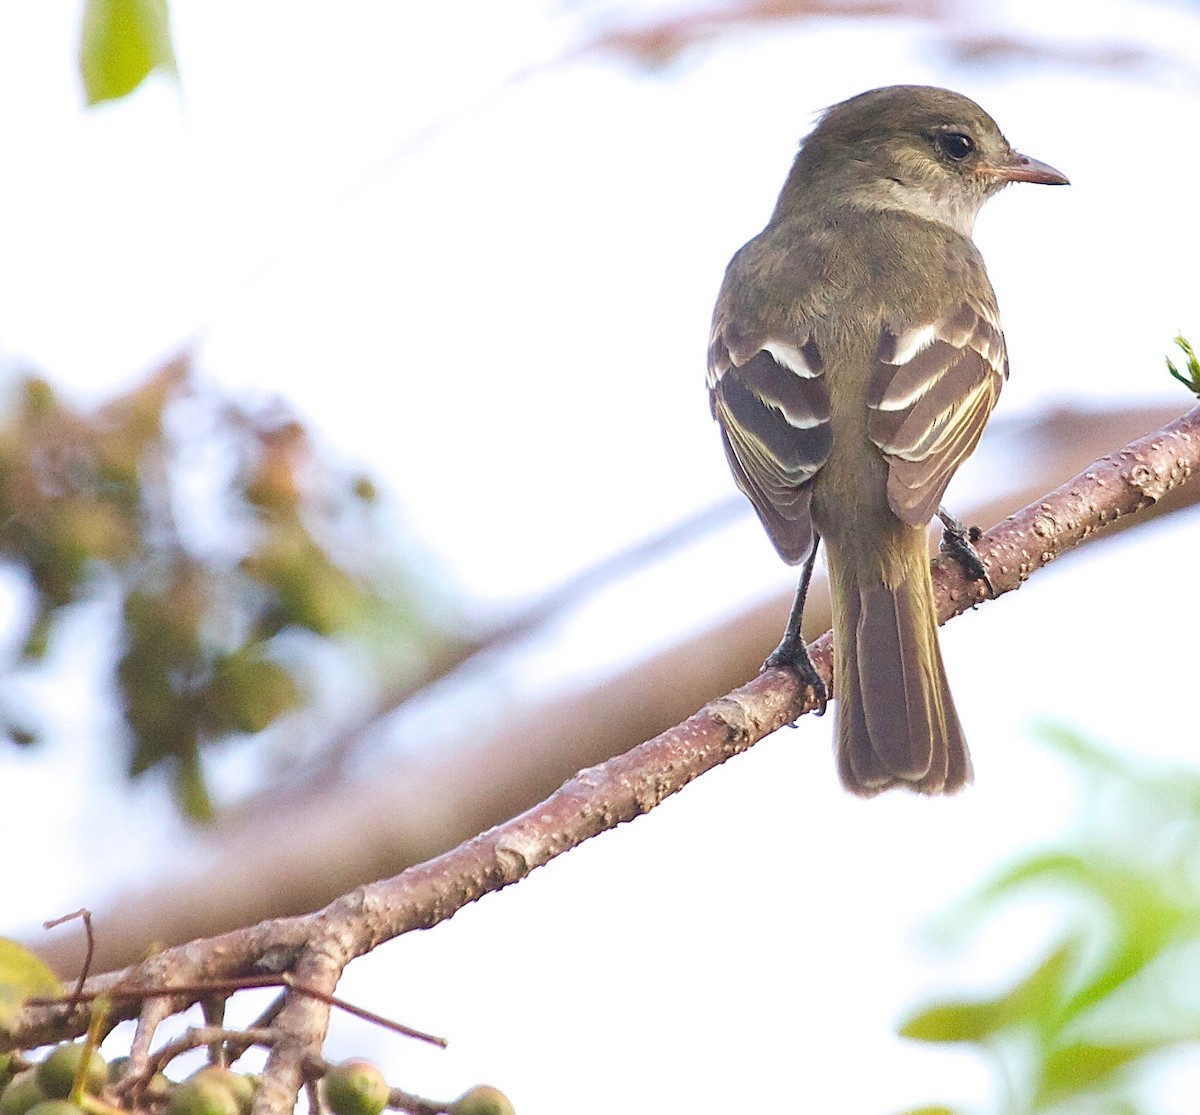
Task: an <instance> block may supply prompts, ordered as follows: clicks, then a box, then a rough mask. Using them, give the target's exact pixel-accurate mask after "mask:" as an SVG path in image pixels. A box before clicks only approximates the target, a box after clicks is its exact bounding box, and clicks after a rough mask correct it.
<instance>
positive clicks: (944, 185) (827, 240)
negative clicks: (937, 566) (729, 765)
mask: <svg viewBox="0 0 1200 1115" xmlns="http://www.w3.org/2000/svg"><path fill="white" fill-rule="evenodd" d="M1012 181H1029V182H1042V183H1047V184H1050V183H1065V182H1066V179H1065V178H1064V177H1063V176H1062V175H1061V174H1059V172H1058V171H1055V170H1053V169H1052V168H1051V167H1048V166H1046V165H1045V164H1043V163H1039V162H1036V161H1035V160H1032V159H1029V158H1026V157H1025V156H1023V155H1019V154H1017V153H1016V152H1015V151H1013V149H1012V148H1011V147H1010V146H1009V144H1008V142H1007V141H1006V140H1005V138H1004V137H1003V135H1002V134H1001V133H1000V130H999V128H997V126H996V124H995V123H994V122H993V121H992V119H991V118H990V117H989V116H988V115H987V114H986V113H985V112H984V111H983V110H982V109H981V108H979V106H978V105H976V104H974V102H972V101H970V100H968V99H967V98H965V97H962V96H960V95H959V94H957V93H952V92H950V91H948V90H944V89H934V88H928V87H924V86H893V87H889V88H885V89H876V90H873V91H871V92H869V93H864V94H861V95H860V96H858V97H854V98H851V99H850V100H848V101H845V102H843V103H842V104H839V105H835V106H834V107H833V108H831V109H829V110H828V111H827V112H826V113H825V114H824V116H822V118H821V120H820V122H819V123H818V125H817V127H816V129H815V130H814V131H813V132H812V134H811V135H810V136H809V137H808V139H807V140H806V141H805V142H804V145H803V146H802V148H801V150H800V153H799V155H798V156H797V158H796V161H795V164H794V165H793V167H792V171H791V173H790V175H789V176H788V180H787V182H786V183H785V185H784V187H783V191H782V193H781V194H780V197H779V201H778V203H777V205H776V207H775V211H774V213H773V214H772V216H771V220H770V221H769V222H768V224H767V227H766V228H765V229H764V230H763V231H762V232H761V233H760V234H759V235H758V236H756V237H755V238H754V239H753V240H751V241H750V242H749V243H748V244H746V245H745V247H743V248H742V249H741V250H740V251H739V252H738V253H737V254H736V255H735V256H734V257H733V260H732V261H731V263H730V265H729V268H728V270H727V272H726V275H725V281H724V284H723V286H722V288H721V293H720V295H719V297H718V299H717V306H716V310H715V312H714V315H713V328H712V340H711V344H710V349H709V373H708V382H709V390H710V397H711V402H712V408H713V414H714V416H715V417H716V418H717V420H718V422H719V423H720V426H721V433H722V439H723V441H724V445H725V450H726V455H727V457H728V460H729V464H730V468H731V469H732V471H733V474H734V478H735V480H736V481H737V484H738V486H739V487H740V488H741V489H742V491H743V492H744V493H745V494H746V495H747V496H748V497H749V498H750V500H751V502H752V503H753V505H754V507H755V510H756V511H757V512H758V515H759V517H760V519H761V520H762V522H763V525H764V527H765V528H766V530H767V533H768V534H769V535H770V537H771V540H772V542H773V543H774V544H775V547H776V549H777V550H778V551H779V553H780V555H781V556H782V557H783V558H784V559H785V560H786V561H788V562H790V563H792V564H799V563H802V562H803V563H810V562H811V560H812V557H813V555H814V554H815V548H816V544H817V542H818V540H819V539H821V538H823V539H824V540H825V544H826V552H827V558H828V565H829V578H830V588H831V592H832V596H833V618H834V639H835V655H834V684H835V689H836V696H837V698H838V718H837V731H836V734H837V754H838V769H839V772H840V774H841V778H842V781H843V783H844V784H845V786H846V787H847V789H849V790H851V791H852V792H854V793H857V794H862V795H871V794H875V793H878V792H880V791H882V790H885V789H888V788H889V787H891V786H905V787H908V788H910V789H914V790H918V791H921V792H924V793H949V792H952V791H954V790H957V789H959V788H960V787H961V786H962V785H963V784H964V783H965V782H966V781H967V780H968V779H969V778H970V776H971V763H970V759H969V757H968V753H967V747H966V742H965V740H964V738H963V733H962V728H961V726H960V725H959V722H958V716H957V714H956V712H955V710H954V704H953V701H952V699H951V697H950V690H949V687H948V685H947V683H946V676H945V670H944V668H943V665H942V659H941V653H940V651H939V649H938V641H937V623H936V612H935V608H934V601H933V588H932V583H931V580H930V573H929V561H928V556H927V555H928V550H927V530H928V524H929V520H930V518H931V517H932V516H933V514H934V513H935V512H937V510H938V507H939V504H940V502H941V499H942V495H943V493H944V492H945V489H946V485H947V484H948V483H949V482H950V478H951V477H952V476H953V475H954V472H955V470H956V469H957V468H958V466H959V465H960V464H961V463H962V461H963V460H964V459H965V458H966V457H967V456H968V455H969V454H970V453H971V452H972V451H973V450H974V448H975V446H976V444H977V443H978V441H979V437H980V435H981V433H982V432H983V427H984V424H985V423H986V422H987V419H988V416H989V415H990V413H991V410H992V407H993V406H994V405H995V402H996V399H997V397H998V396H999V393H1000V388H1001V386H1002V384H1003V382H1004V380H1005V378H1006V377H1007V374H1008V361H1007V356H1006V354H1005V348H1004V337H1003V334H1002V333H1001V330H1000V322H999V315H998V312H997V309H996V299H995V295H994V293H993V292H992V287H991V284H990V282H989V281H988V277H987V272H986V270H985V269H984V265H983V260H982V259H981V258H980V255H979V253H978V251H977V250H976V248H975V245H974V244H973V243H972V241H971V239H970V236H971V231H972V227H973V225H974V221H975V217H976V215H977V214H978V212H979V209H980V207H981V206H982V205H983V203H984V202H985V201H986V200H987V199H988V198H989V197H990V196H991V195H992V194H994V193H996V192H997V191H998V190H999V189H1001V188H1002V187H1003V186H1004V185H1005V184H1006V183H1008V182H1012ZM806 568H808V566H806ZM801 583H802V586H803V585H804V584H805V583H806V582H805V581H804V580H802V582H801ZM802 605H803V593H801V594H799V595H798V598H797V608H796V611H795V612H794V614H793V623H791V624H790V625H789V631H788V634H787V635H785V638H784V642H783V643H781V644H780V647H779V648H778V650H777V651H776V652H775V654H774V655H772V656H771V658H770V659H768V663H769V664H780V663H790V664H795V665H796V666H797V667H798V668H800V669H802V670H803V669H805V668H810V666H809V663H808V659H807V655H806V653H805V652H804V649H803V642H802V641H801V640H799V636H798V627H799V611H800V608H801V607H802Z"/></svg>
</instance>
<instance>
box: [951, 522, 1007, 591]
mask: <svg viewBox="0 0 1200 1115" xmlns="http://www.w3.org/2000/svg"><path fill="white" fill-rule="evenodd" d="M942 523H943V524H944V527H945V529H944V530H943V531H942V546H941V549H942V553H944V554H949V555H950V557H952V558H953V559H954V560H955V561H956V562H958V564H959V567H960V568H961V569H962V571H963V573H964V574H966V576H967V578H968V580H972V581H982V582H983V584H984V587H986V588H987V591H988V596H993V597H994V596H995V595H996V589H995V587H994V586H993V585H992V579H991V577H989V576H988V571H987V568H986V567H985V566H984V564H983V559H982V558H981V557H980V556H979V553H978V551H977V550H976V549H975V547H974V545H972V543H975V542H978V541H979V539H980V538H982V537H983V531H981V530H980V529H979V528H978V527H964V526H963V525H962V523H960V522H959V521H958V520H957V519H954V518H951V517H950V516H946V517H944V518H943V519H942Z"/></svg>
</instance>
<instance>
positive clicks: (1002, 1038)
mask: <svg viewBox="0 0 1200 1115" xmlns="http://www.w3.org/2000/svg"><path fill="white" fill-rule="evenodd" d="M1044 734H1045V736H1046V738H1047V740H1048V742H1049V743H1050V744H1051V745H1052V746H1053V747H1054V748H1055V749H1056V750H1057V751H1058V752H1059V753H1060V754H1061V755H1063V756H1064V757H1065V758H1066V759H1067V760H1068V761H1069V763H1070V764H1071V766H1072V768H1073V769H1074V770H1075V771H1076V772H1077V773H1078V774H1079V776H1080V778H1081V779H1082V780H1083V783H1084V786H1083V790H1084V793H1083V798H1082V800H1083V801H1084V802H1086V808H1085V809H1084V810H1083V811H1082V816H1081V817H1080V818H1079V819H1078V821H1077V823H1076V825H1075V828H1074V831H1073V832H1071V833H1070V834H1069V835H1068V837H1067V838H1066V839H1065V840H1064V841H1063V842H1062V844H1061V846H1059V847H1051V848H1047V849H1044V850H1041V851H1037V852H1034V853H1031V854H1030V855H1028V856H1025V857H1024V858H1022V859H1020V860H1018V861H1017V862H1015V863H1014V864H1012V866H1010V867H1009V868H1008V869H1007V870H1005V871H1003V872H1001V873H1000V874H999V875H998V876H997V877H995V878H994V879H992V880H991V881H990V882H989V883H987V884H986V885H985V886H984V887H982V888H981V889H980V890H979V891H978V892H977V893H976V894H975V895H974V896H973V897H972V898H971V899H970V900H968V902H967V903H965V905H964V906H963V908H962V909H961V910H960V911H958V913H957V915H956V920H958V921H960V922H961V924H962V925H963V926H964V927H965V928H967V929H974V930H977V929H979V928H981V927H982V926H984V925H985V924H986V923H987V922H988V921H989V919H990V918H991V917H993V916H995V915H996V914H997V913H998V912H999V909H1000V907H1001V906H1002V905H1004V904H1006V903H1008V902H1010V901H1012V900H1013V899H1015V898H1018V897H1031V896H1035V895H1037V896H1042V897H1045V896H1047V895H1048V896H1051V897H1052V900H1053V902H1054V903H1055V904H1056V905H1057V906H1060V907H1061V914H1062V919H1061V925H1062V928H1061V930H1060V932H1059V935H1058V937H1057V939H1056V940H1055V941H1054V943H1053V944H1052V945H1051V946H1050V947H1049V948H1048V950H1047V951H1046V952H1045V954H1044V955H1043V956H1042V958H1041V959H1040V960H1039V961H1038V962H1037V963H1035V964H1034V965H1033V966H1032V968H1031V969H1030V970H1029V971H1028V972H1026V973H1024V974H1023V975H1022V976H1021V977H1020V978H1019V979H1017V980H1016V981H1015V982H1014V983H1013V984H1012V985H1011V986H1009V987H1007V988H1004V989H1003V990H1001V991H1000V992H998V993H996V994H994V995H990V996H985V997H982V998H976V999H947V1000H943V1001H940V1002H935V1003H931V1004H928V1005H926V1006H924V1007H922V1008H921V1009H919V1010H917V1011H916V1012H915V1013H913V1014H912V1015H911V1016H910V1017H909V1018H907V1019H906V1020H905V1021H904V1022H903V1023H902V1024H901V1027H900V1033H901V1034H902V1035H903V1036H904V1037H908V1038H912V1039H914V1040H916V1041H924V1042H963V1043H968V1044H971V1045H974V1046H976V1047H977V1049H978V1050H979V1052H980V1053H981V1054H983V1055H984V1056H985V1057H987V1058H988V1059H989V1060H990V1061H991V1062H992V1063H993V1065H994V1066H995V1068H996V1070H997V1071H996V1075H997V1078H998V1079H999V1080H1001V1081H1003V1082H1004V1083H1005V1085H1006V1087H1007V1090H1008V1092H1009V1094H1008V1096H1007V1097H1005V1099H1004V1101H1003V1102H1002V1103H1000V1104H999V1105H998V1109H999V1110H1002V1111H1004V1112H1027V1113H1030V1115H1032V1113H1040V1112H1062V1113H1065V1112H1068V1111H1079V1112H1084V1111H1086V1112H1089V1113H1093V1115H1100V1113H1108V1112H1111V1113H1121V1115H1142V1113H1144V1115H1149V1113H1150V1112H1153V1111H1156V1110H1159V1109H1160V1108H1159V1106H1158V1105H1157V1104H1156V1102H1155V1097H1154V1095H1153V1091H1154V1089H1153V1086H1152V1084H1151V1082H1150V1075H1151V1072H1152V1070H1153V1069H1155V1068H1156V1067H1160V1066H1161V1065H1162V1064H1163V1062H1164V1059H1166V1058H1168V1057H1169V1055H1170V1054H1171V1053H1180V1052H1184V1051H1186V1052H1188V1053H1190V1054H1191V1055H1192V1056H1193V1057H1194V1056H1195V1054H1196V1052H1197V1049H1198V1045H1197V1043H1200V987H1198V986H1197V983H1196V980H1195V978H1194V973H1195V970H1196V964H1197V961H1198V960H1200V772H1198V771H1196V770H1194V769H1169V770H1162V769H1159V770H1150V769H1148V768H1145V767H1141V766H1134V765H1132V764H1130V763H1128V762H1126V761H1124V760H1122V759H1120V758H1118V757H1116V756H1115V755H1113V754H1110V753H1108V752H1106V751H1103V750H1101V749H1100V748H1097V747H1095V746H1094V745H1092V744H1089V743H1087V742H1086V741H1085V740H1083V739H1082V738H1080V737H1079V736H1078V735H1076V734H1074V733H1071V732H1069V731H1066V730H1063V729H1051V730H1047V731H1046V732H1045V733H1044ZM921 1110H924V1111H933V1110H937V1111H945V1112H947V1115H953V1109H950V1108H923V1109H921Z"/></svg>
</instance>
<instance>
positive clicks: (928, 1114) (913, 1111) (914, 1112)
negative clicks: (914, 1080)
mask: <svg viewBox="0 0 1200 1115" xmlns="http://www.w3.org/2000/svg"><path fill="white" fill-rule="evenodd" d="M896 1115H959V1113H958V1112H957V1111H955V1109H954V1108H953V1107H943V1106H942V1105H941V1104H940V1103H934V1104H926V1105H925V1106H923V1107H907V1108H905V1109H904V1110H903V1111H898V1112H896Z"/></svg>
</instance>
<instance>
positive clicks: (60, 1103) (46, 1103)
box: [25, 1100, 83, 1115]
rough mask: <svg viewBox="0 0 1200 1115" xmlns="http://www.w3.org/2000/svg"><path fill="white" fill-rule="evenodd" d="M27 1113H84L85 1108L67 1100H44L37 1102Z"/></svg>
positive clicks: (45, 1114)
mask: <svg viewBox="0 0 1200 1115" xmlns="http://www.w3.org/2000/svg"><path fill="white" fill-rule="evenodd" d="M25 1115H83V1108H82V1107H76V1106H75V1104H73V1103H69V1102H68V1101H67V1100H42V1102H41V1103H35V1104H34V1105H33V1106H32V1107H31V1108H30V1109H29V1110H28V1111H27V1112H26V1113H25Z"/></svg>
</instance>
